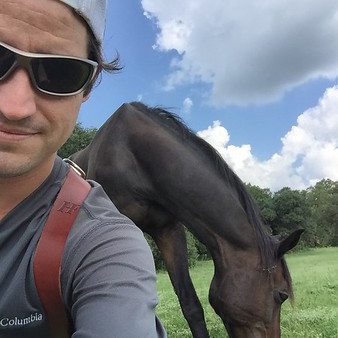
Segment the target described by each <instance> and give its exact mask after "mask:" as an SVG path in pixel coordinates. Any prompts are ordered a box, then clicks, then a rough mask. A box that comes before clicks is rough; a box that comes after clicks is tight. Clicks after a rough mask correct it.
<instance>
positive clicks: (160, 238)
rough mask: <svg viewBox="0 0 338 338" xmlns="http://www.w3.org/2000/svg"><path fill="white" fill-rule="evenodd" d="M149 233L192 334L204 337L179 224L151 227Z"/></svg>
mask: <svg viewBox="0 0 338 338" xmlns="http://www.w3.org/2000/svg"><path fill="white" fill-rule="evenodd" d="M150 235H151V236H152V237H153V239H154V241H155V243H156V244H157V246H158V248H159V250H160V251H161V254H162V257H163V260H164V262H165V265H166V267H167V270H168V273H169V277H170V279H171V282H172V284H173V287H174V290H175V292H176V295H177V297H178V300H179V302H180V305H181V308H182V312H183V315H184V317H185V319H186V320H187V322H188V324H189V327H190V330H191V333H192V335H193V337H194V338H208V337H209V333H208V330H207V327H206V323H205V319H204V312H203V308H202V306H201V303H200V301H199V299H198V297H197V294H196V291H195V288H194V286H193V284H192V281H191V278H190V275H189V268H188V254H187V242H186V236H185V231H184V228H183V226H182V225H181V224H179V223H174V224H173V225H167V226H165V227H164V228H157V229H156V228H155V230H152V232H151V233H150Z"/></svg>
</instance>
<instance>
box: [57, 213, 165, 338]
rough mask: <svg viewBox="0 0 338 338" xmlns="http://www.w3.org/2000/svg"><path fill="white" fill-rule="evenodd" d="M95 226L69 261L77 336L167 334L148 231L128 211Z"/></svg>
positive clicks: (68, 289)
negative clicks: (127, 215)
mask: <svg viewBox="0 0 338 338" xmlns="http://www.w3.org/2000/svg"><path fill="white" fill-rule="evenodd" d="M89 228H91V230H90V231H89V232H87V233H85V234H84V235H83V236H82V238H81V239H80V240H79V239H77V240H78V241H79V242H78V244H77V245H76V246H75V247H72V248H71V249H69V250H68V254H67V253H66V256H65V257H64V259H63V268H62V275H61V280H62V281H64V286H63V290H64V294H63V296H64V299H65V301H66V304H67V305H68V307H69V308H68V310H69V313H70V315H71V318H72V321H73V325H74V332H73V334H72V338H98V337H100V338H140V337H142V338H148V337H149V338H154V337H166V333H165V331H164V329H163V327H162V325H161V323H160V321H159V320H158V318H157V317H156V316H155V307H156V305H157V296H156V273H155V267H154V262H153V257H152V254H151V251H150V248H149V246H148V244H147V242H146V240H145V239H144V236H143V234H142V232H141V231H140V230H139V229H138V228H137V227H136V226H135V225H134V224H133V223H132V222H130V221H129V220H128V219H127V218H125V217H124V216H122V215H121V216H120V219H118V220H115V221H114V222H113V224H112V223H110V222H108V223H104V224H99V225H97V226H95V227H93V226H91V227H89ZM74 237H76V236H74Z"/></svg>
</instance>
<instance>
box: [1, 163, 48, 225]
mask: <svg viewBox="0 0 338 338" xmlns="http://www.w3.org/2000/svg"><path fill="white" fill-rule="evenodd" d="M53 164H54V158H51V159H50V160H48V161H45V162H44V163H43V164H41V166H39V167H38V168H36V169H34V170H32V171H30V172H28V173H26V174H23V175H21V176H16V177H6V178H0V221H1V220H2V219H3V218H4V217H5V216H6V215H7V214H8V213H9V212H10V211H11V210H12V209H14V208H15V207H16V206H17V205H18V204H19V203H20V202H22V201H23V200H24V199H25V198H26V197H28V196H29V195H30V194H31V193H32V192H33V191H35V190H36V189H37V188H38V187H39V186H40V185H41V184H42V183H43V182H44V181H45V179H46V178H47V177H48V175H49V174H50V173H51V171H52V169H53Z"/></svg>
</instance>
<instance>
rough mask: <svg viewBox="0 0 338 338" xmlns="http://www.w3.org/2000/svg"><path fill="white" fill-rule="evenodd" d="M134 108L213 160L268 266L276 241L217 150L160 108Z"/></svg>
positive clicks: (242, 186) (142, 105) (174, 116)
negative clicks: (242, 209) (244, 216)
mask: <svg viewBox="0 0 338 338" xmlns="http://www.w3.org/2000/svg"><path fill="white" fill-rule="evenodd" d="M131 104H132V105H133V106H134V107H136V108H137V109H138V110H140V111H141V112H143V113H144V114H146V115H147V116H149V117H150V118H152V119H153V120H156V121H157V123H159V124H160V125H161V126H163V127H164V128H166V129H167V130H170V131H171V132H172V133H174V134H176V135H177V136H178V137H180V138H182V139H184V140H189V141H190V142H191V143H193V144H195V145H197V146H198V148H199V149H201V151H202V152H203V153H204V155H205V156H207V157H208V158H209V159H210V162H211V163H213V165H214V167H215V169H216V171H217V172H218V173H219V174H220V176H221V177H222V178H223V179H224V181H225V182H226V183H227V184H228V186H229V187H231V188H232V190H233V191H234V192H235V193H236V195H237V196H238V199H239V201H240V203H241V205H242V207H243V208H244V210H245V212H246V214H247V216H248V220H249V223H250V224H251V225H252V226H253V228H254V230H255V233H256V235H257V240H258V243H259V246H260V249H261V254H262V258H263V260H264V261H265V263H266V264H268V263H269V261H270V260H271V257H274V241H273V238H272V237H271V236H270V235H269V234H268V233H267V229H266V227H265V225H264V223H263V222H262V219H261V216H260V212H259V209H258V208H257V206H256V204H255V202H254V201H253V199H252V197H251V196H250V194H249V193H248V191H247V189H246V188H245V185H244V183H243V182H242V180H241V179H240V178H239V177H238V176H237V175H236V174H235V173H234V172H233V170H232V169H231V168H230V167H229V166H228V165H227V163H226V162H225V161H224V160H223V158H222V157H221V155H220V154H219V153H218V152H217V150H215V148H213V147H212V146H211V145H210V144H209V143H207V142H206V141H204V140H203V139H202V138H200V137H199V136H197V135H196V134H195V133H194V132H193V131H192V130H191V129H190V128H188V127H187V126H186V125H185V124H184V122H183V121H182V119H181V118H180V117H179V116H177V115H176V114H174V113H171V112H169V111H167V110H165V109H163V108H161V107H153V108H152V107H148V106H146V105H144V104H143V103H141V102H133V103H131Z"/></svg>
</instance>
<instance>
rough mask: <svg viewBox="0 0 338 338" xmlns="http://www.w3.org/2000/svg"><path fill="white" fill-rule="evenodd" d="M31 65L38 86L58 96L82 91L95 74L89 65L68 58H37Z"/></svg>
mask: <svg viewBox="0 0 338 338" xmlns="http://www.w3.org/2000/svg"><path fill="white" fill-rule="evenodd" d="M31 65H32V70H33V74H34V78H35V81H36V84H37V86H38V87H39V88H41V89H42V90H45V91H48V92H50V93H57V94H70V93H75V92H77V91H78V90H80V89H82V88H83V87H84V86H85V85H86V84H87V82H88V80H89V78H90V77H91V75H92V72H93V67H92V65H90V64H89V63H86V62H83V61H81V60H73V59H66V58H64V59H63V58H37V59H32V64H31Z"/></svg>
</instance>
